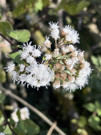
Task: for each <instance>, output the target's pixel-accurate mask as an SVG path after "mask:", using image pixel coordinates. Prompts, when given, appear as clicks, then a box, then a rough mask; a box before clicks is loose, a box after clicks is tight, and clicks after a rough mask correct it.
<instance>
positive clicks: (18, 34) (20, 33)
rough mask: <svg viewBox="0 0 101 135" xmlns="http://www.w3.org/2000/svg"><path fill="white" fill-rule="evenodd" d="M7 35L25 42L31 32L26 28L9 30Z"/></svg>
mask: <svg viewBox="0 0 101 135" xmlns="http://www.w3.org/2000/svg"><path fill="white" fill-rule="evenodd" d="M9 36H10V37H12V38H14V39H15V40H17V41H19V42H27V41H29V39H30V36H31V34H30V32H29V31H28V30H12V31H10V33H9Z"/></svg>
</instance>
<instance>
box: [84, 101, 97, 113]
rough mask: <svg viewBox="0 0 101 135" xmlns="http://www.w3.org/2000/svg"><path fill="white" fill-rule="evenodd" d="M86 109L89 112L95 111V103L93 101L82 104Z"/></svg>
mask: <svg viewBox="0 0 101 135" xmlns="http://www.w3.org/2000/svg"><path fill="white" fill-rule="evenodd" d="M83 107H84V108H85V109H86V110H88V111H89V112H94V111H95V109H96V108H95V105H94V104H93V103H88V104H85V105H84V106H83Z"/></svg>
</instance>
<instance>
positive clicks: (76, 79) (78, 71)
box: [44, 22, 92, 91]
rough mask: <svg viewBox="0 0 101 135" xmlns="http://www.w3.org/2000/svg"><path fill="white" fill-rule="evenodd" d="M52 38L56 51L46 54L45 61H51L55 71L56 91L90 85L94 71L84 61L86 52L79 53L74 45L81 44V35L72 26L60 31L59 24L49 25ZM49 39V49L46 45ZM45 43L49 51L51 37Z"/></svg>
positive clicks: (54, 83)
mask: <svg viewBox="0 0 101 135" xmlns="http://www.w3.org/2000/svg"><path fill="white" fill-rule="evenodd" d="M49 25H50V30H51V37H52V38H53V39H54V40H55V49H54V51H52V52H50V53H49V54H45V56H44V57H45V60H49V63H50V65H51V66H52V68H53V69H54V74H55V77H54V82H53V87H54V88H55V89H57V88H60V87H63V88H64V89H66V90H68V91H74V90H76V89H82V88H83V87H84V86H85V85H86V84H88V77H89V76H90V74H91V72H92V70H91V68H90V64H89V63H88V62H87V61H85V59H84V52H82V51H78V50H77V49H76V48H75V47H74V46H73V45H72V44H75V43H79V39H80V38H79V34H78V32H77V31H76V30H74V29H73V28H72V27H71V26H69V25H68V26H65V27H64V28H63V29H62V30H61V31H59V26H58V23H53V22H52V23H49ZM61 35H62V36H61ZM47 39H48V43H49V47H47V45H46V41H47ZM47 39H46V41H45V42H44V45H45V46H46V47H47V49H48V48H49V49H48V51H50V48H51V45H52V43H51V41H50V40H49V37H48V38H47ZM66 43H67V44H66Z"/></svg>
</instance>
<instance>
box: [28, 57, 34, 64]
mask: <svg viewBox="0 0 101 135" xmlns="http://www.w3.org/2000/svg"><path fill="white" fill-rule="evenodd" d="M33 61H35V59H34V57H32V56H28V57H27V58H26V62H27V63H29V64H31V63H33Z"/></svg>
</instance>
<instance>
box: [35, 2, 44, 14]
mask: <svg viewBox="0 0 101 135" xmlns="http://www.w3.org/2000/svg"><path fill="white" fill-rule="evenodd" d="M42 9H43V3H42V0H37V2H36V3H35V12H38V11H40V10H42Z"/></svg>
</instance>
